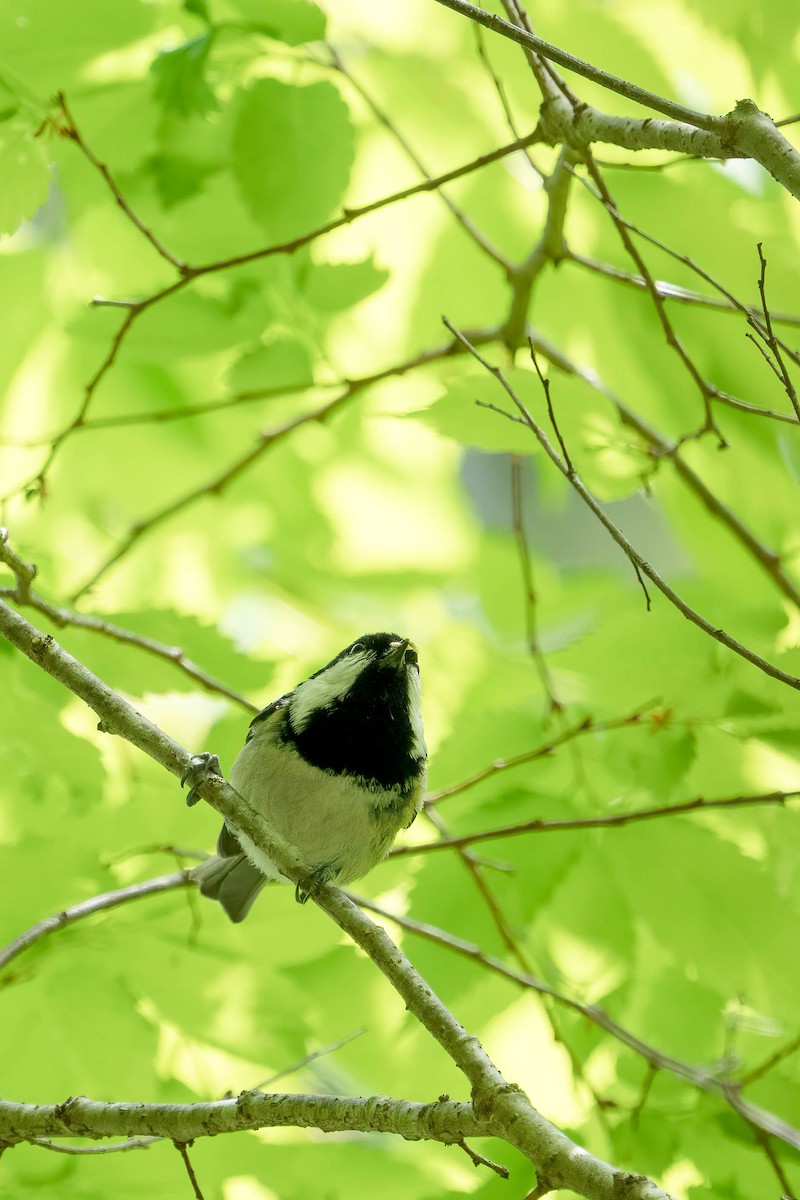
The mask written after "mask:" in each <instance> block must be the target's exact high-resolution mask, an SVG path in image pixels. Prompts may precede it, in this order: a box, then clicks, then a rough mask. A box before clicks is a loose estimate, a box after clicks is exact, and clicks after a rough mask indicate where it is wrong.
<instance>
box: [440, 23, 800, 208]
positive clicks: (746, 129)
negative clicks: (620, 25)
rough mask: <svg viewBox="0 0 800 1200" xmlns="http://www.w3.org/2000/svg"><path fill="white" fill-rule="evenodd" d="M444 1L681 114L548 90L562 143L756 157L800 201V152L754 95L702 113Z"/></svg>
mask: <svg viewBox="0 0 800 1200" xmlns="http://www.w3.org/2000/svg"><path fill="white" fill-rule="evenodd" d="M436 2H437V3H438V4H443V5H444V6H445V8H451V9H453V11H454V12H458V13H460V14H461V15H462V16H465V17H468V18H469V19H470V20H471V21H476V22H477V23H478V24H479V25H483V26H485V27H486V28H487V29H490V30H492V31H493V32H494V33H499V34H501V35H502V36H503V37H506V38H509V39H510V40H511V41H512V42H516V43H517V44H518V45H520V46H522V47H523V48H524V49H526V50H528V51H532V52H533V53H534V54H535V55H539V56H541V58H543V59H546V60H549V61H552V62H555V63H558V64H559V66H562V67H566V68H567V70H569V71H573V72H574V73H575V74H576V75H580V76H582V77H583V78H584V79H589V80H591V82H593V83H597V84H599V85H600V86H601V87H604V88H606V89H607V90H609V91H612V92H616V93H617V94H618V95H620V96H624V97H625V98H626V99H628V100H633V101H634V102H635V103H636V104H641V105H644V107H646V108H650V109H653V110H654V111H655V112H660V113H663V114H664V115H665V116H667V117H671V118H673V120H672V121H670V122H667V121H654V120H651V119H649V118H648V119H647V120H644V121H637V120H634V119H632V118H629V117H612V116H609V115H608V114H606V113H603V112H600V111H599V110H598V109H596V108H592V107H591V105H588V104H587V105H583V104H580V105H579V106H578V108H577V110H576V109H575V108H574V107H573V105H572V104H571V103H570V102H569V101H568V100H567V99H566V98H565V97H563V96H555V95H553V94H552V92H550V93H549V94H546V95H545V101H544V105H543V107H542V122H543V128H544V130H545V132H546V133H547V134H548V136H550V137H551V138H552V139H553V140H554V141H566V142H569V143H571V144H572V145H574V146H579V147H582V146H587V145H589V144H590V143H591V142H611V143H613V144H615V145H617V146H625V147H627V148H628V149H632V150H643V149H656V148H660V149H664V150H680V151H683V152H684V153H686V154H692V155H695V156H698V157H702V158H723V159H726V158H752V159H755V161H756V162H758V163H760V165H761V166H762V167H764V169H765V170H767V171H769V173H770V175H772V177H773V178H774V179H775V180H777V182H778V183H779V184H780V185H781V186H782V187H784V188H785V189H786V190H787V191H788V192H790V193H791V194H792V195H793V196H794V197H795V198H796V199H800V154H798V152H797V150H795V148H794V147H793V146H792V144H791V143H790V142H788V141H787V140H786V138H785V137H784V136H783V134H782V133H781V132H780V131H779V130H778V129H777V127H776V126H775V124H774V123H773V121H772V120H771V118H770V117H769V116H768V115H767V114H766V113H764V112H761V110H760V109H759V108H758V106H757V105H756V104H754V103H753V101H752V100H739V101H738V102H737V104H736V106H735V108H734V109H733V110H732V111H731V112H729V113H727V114H726V115H725V116H709V115H708V114H706V113H700V112H696V111H695V110H694V109H691V108H685V107H684V106H683V105H682V104H675V103H674V102H673V101H672V100H667V99H665V98H664V97H663V96H658V95H656V94H655V93H654V92H649V91H647V89H646V88H641V87H638V86H637V85H636V84H633V83H629V82H628V81H627V80H625V79H620V78H618V76H616V75H612V74H610V73H609V72H608V71H602V70H600V68H599V67H594V66H592V65H591V64H590V63H587V62H584V61H583V60H582V59H579V58H576V57H575V56H574V55H572V54H569V53H568V52H567V51H566V50H562V49H560V47H558V46H554V45H553V44H552V43H551V42H546V41H544V39H543V38H540V37H537V36H536V35H535V34H533V33H531V32H529V31H528V30H526V29H521V28H520V27H519V26H517V25H513V24H511V22H509V21H504V20H503V18H502V17H498V16H496V15H495V14H493V13H487V12H485V11H484V10H483V9H482V8H477V7H476V6H475V5H474V4H470V3H468V2H467V0H436Z"/></svg>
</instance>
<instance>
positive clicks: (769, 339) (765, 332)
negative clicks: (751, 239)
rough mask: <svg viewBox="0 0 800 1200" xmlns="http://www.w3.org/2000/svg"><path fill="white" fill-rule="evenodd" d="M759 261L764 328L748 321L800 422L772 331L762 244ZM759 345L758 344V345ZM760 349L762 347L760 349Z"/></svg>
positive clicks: (798, 405) (799, 405)
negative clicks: (769, 354)
mask: <svg viewBox="0 0 800 1200" xmlns="http://www.w3.org/2000/svg"><path fill="white" fill-rule="evenodd" d="M758 260H759V262H760V264H761V272H760V274H759V277H758V292H759V295H760V296H761V311H762V313H763V314H764V324H763V326H762V325H761V324H760V323H759V322H758V321H756V319H755V317H753V316H752V315H751V316H749V317H748V321H749V323H750V325H751V326H752V328H753V329H754V330H755V332H756V334H757V335H758V336H759V337H760V338H761V339H762V340H763V341H764V343H765V345H766V346H767V347H768V349H769V350H770V352H771V354H772V359H770V358H769V356H766V358H767V362H768V363H769V365H770V366H771V367H772V369H773V371H774V372H775V374H776V375H777V377H778V379H779V380H780V382H781V383H782V385H783V389H784V391H785V392H786V395H787V396H788V397H789V400H790V402H791V405H792V408H793V409H794V412H795V416H796V417H797V419H798V421H800V402H798V399H797V391H796V390H795V386H794V384H793V382H792V379H791V376H790V375H789V372H788V370H787V368H786V363H785V362H784V361H783V356H782V355H781V348H780V345H779V344H778V340H777V338H776V337H775V334H774V332H773V329H772V317H771V315H770V311H769V306H768V305H767V260H766V258H765V257H764V249H763V245H762V243H761V242H759V243H758ZM756 345H758V343H756ZM759 349H760V347H759Z"/></svg>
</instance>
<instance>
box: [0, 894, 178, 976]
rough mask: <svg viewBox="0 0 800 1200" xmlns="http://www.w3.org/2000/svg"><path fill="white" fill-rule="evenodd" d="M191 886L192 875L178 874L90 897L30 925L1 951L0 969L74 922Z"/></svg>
mask: <svg viewBox="0 0 800 1200" xmlns="http://www.w3.org/2000/svg"><path fill="white" fill-rule="evenodd" d="M192 886H194V881H193V880H192V879H191V871H189V870H186V871H177V872H176V873H175V874H174V875H158V876H156V878H155V879H145V880H144V881H143V882H142V883H133V884H131V885H130V886H129V887H124V888H118V889H117V890H116V891H113V892H103V893H101V894H100V895H99V896H92V897H91V899H90V900H82V901H81V902H80V903H79V904H73V905H71V906H70V907H69V908H65V909H63V910H62V911H61V912H59V913H55V915H54V916H52V917H45V918H44V920H43V921H39V922H38V923H37V924H36V925H32V926H31V928H30V929H26V930H25V932H24V933H21V934H20V935H19V937H17V938H14V941H13V942H9V944H8V945H7V946H4V947H2V949H0V969H2V968H3V967H7V966H8V964H9V963H10V962H11V961H12V960H13V959H15V958H16V957H17V956H18V955H20V954H22V952H23V951H24V950H27V949H28V948H29V947H30V946H33V945H34V944H35V943H36V942H40V941H41V940H42V938H45V937H47V936H48V935H49V934H51V933H56V932H57V930H59V929H64V928H66V926H67V925H74V924H75V923H76V921H83V920H85V918H86V917H92V916H94V914H95V913H98V912H105V910H106V909H109V908H118V907H119V905H121V904H129V903H130V902H131V901H132V900H142V899H144V897H145V896H159V895H161V893H162V892H171V891H174V890H175V888H184V887H192Z"/></svg>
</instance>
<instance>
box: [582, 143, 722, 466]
mask: <svg viewBox="0 0 800 1200" xmlns="http://www.w3.org/2000/svg"><path fill="white" fill-rule="evenodd" d="M586 165H587V169H588V171H589V174H590V175H591V177H592V180H593V181H594V185H595V187H596V188H597V191H598V192H599V194H600V196H601V198H602V200H603V203H604V205H605V207H606V210H607V212H608V214H609V216H610V217H611V220H612V221H613V223H614V227H615V228H616V230H617V232H618V234H619V236H620V240H621V241H622V244H623V246H624V247H625V250H626V252H627V253H628V254H629V255H630V257H631V259H632V260H633V262H634V263H635V264H636V269H637V271H638V272H639V274H640V276H641V277H642V279H643V280H644V281H645V286H646V288H647V291H648V293H649V295H650V297H651V299H652V301H653V305H654V306H655V310H656V314H657V316H658V320H659V323H660V325H661V328H662V330H663V332H664V338H665V340H666V342H667V345H668V346H669V347H670V348H671V349H672V350H674V351H675V353H676V354H677V355H678V358H679V359H680V361H681V362H682V363H683V365H684V367H685V369H686V371H687V372H688V373H689V375H690V377H691V378H692V380H693V381H694V383H695V385H696V387H697V389H698V391H699V392H700V396H701V398H702V401H703V412H704V419H703V424H702V426H701V427H700V429H699V433H701V434H702V433H714V434H716V437H717V440H718V442H719V445H720V447H725V446H726V445H727V442H726V441H725V438H724V437H723V436H722V433H721V432H720V430H719V429H718V428H717V424H716V422H715V420H714V414H713V411H712V408H711V399H712V397H713V396H714V394H715V392H716V389H715V388H714V387H713V385H712V384H710V383H709V382H708V380H707V379H706V378H705V377H704V376H703V375H702V374H701V372H700V371H699V370H698V368H697V366H696V365H695V362H694V360H693V359H692V357H691V355H690V354H689V353H688V351H687V350H686V347H685V346H684V344H683V342H682V341H681V339H680V338H679V337H678V335H677V333H676V332H675V328H674V326H673V324H672V321H671V320H670V317H669V314H668V313H667V308H666V304H665V303H664V298H663V296H662V295H661V293H660V291H659V290H658V288H657V287H656V283H655V280H654V278H653V276H652V275H651V273H650V270H649V268H648V266H647V264H646V263H645V261H644V259H643V258H642V256H641V254H640V253H639V251H638V249H637V247H636V244H635V242H634V241H633V239H632V238H631V236H630V233H629V232H628V227H627V224H626V222H624V221H621V220H619V212H618V209H617V205H616V203H615V201H614V199H613V197H612V196H611V193H610V192H609V190H608V187H607V186H606V182H605V180H604V179H603V176H602V174H601V172H600V171H599V169H598V167H597V166H596V164H595V163H594V161H593V159H592V156H591V154H589V153H587V155H586Z"/></svg>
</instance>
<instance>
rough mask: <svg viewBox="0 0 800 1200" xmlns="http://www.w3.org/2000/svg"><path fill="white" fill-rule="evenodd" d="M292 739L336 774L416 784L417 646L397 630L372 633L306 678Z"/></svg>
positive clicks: (291, 708) (420, 752)
mask: <svg viewBox="0 0 800 1200" xmlns="http://www.w3.org/2000/svg"><path fill="white" fill-rule="evenodd" d="M287 708H288V714H287V722H286V734H285V736H286V739H287V740H288V741H291V742H292V743H293V744H294V745H295V746H296V748H297V750H298V752H299V753H300V754H301V755H302V756H303V758H304V759H305V760H306V761H307V762H309V763H312V764H313V765H314V766H316V767H320V768H321V769H323V770H326V771H333V772H335V773H336V774H337V775H341V774H344V775H352V776H356V777H359V778H361V779H363V780H365V781H367V782H369V783H374V784H375V785H377V786H378V787H384V788H391V787H398V788H400V790H401V792H404V793H405V792H406V791H410V790H411V788H412V787H413V786H414V783H415V782H416V781H417V779H418V778H419V775H420V774H421V772H422V771H423V770H424V765H425V757H426V750H425V738H424V734H423V731H422V717H421V714H420V680H419V663H418V661H417V652H416V650H415V648H414V647H413V646H412V644H411V643H410V642H409V641H408V639H407V638H401V637H398V636H397V635H396V634H394V633H367V634H364V636H363V637H360V638H358V639H357V640H356V641H355V642H352V643H351V645H349V646H347V647H346V648H345V649H344V650H342V652H341V653H340V654H337V655H336V657H335V658H334V659H332V660H331V661H330V662H329V663H328V665H327V666H325V667H323V668H322V670H320V671H317V672H316V673H315V674H314V675H312V676H311V677H310V678H309V679H306V680H305V682H303V683H301V684H299V685H298V686H297V687H296V688H295V690H294V691H293V692H292V693H291V695H290V697H289V699H288V705H287Z"/></svg>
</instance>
